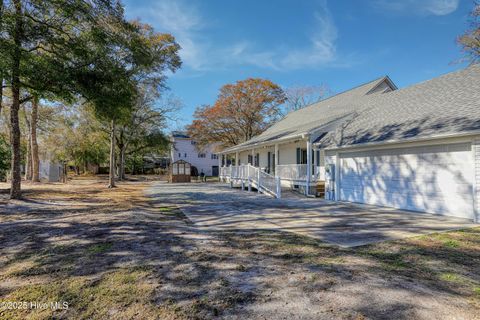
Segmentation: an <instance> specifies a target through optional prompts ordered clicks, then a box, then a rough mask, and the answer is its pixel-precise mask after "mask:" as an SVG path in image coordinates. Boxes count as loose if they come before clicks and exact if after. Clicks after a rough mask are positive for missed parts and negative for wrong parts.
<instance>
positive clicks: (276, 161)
mask: <svg viewBox="0 0 480 320" xmlns="http://www.w3.org/2000/svg"><path fill="white" fill-rule="evenodd" d="M278 164H279V159H278V143H275V176H277V171H278V170H277V166H278Z"/></svg>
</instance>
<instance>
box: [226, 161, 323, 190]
mask: <svg viewBox="0 0 480 320" xmlns="http://www.w3.org/2000/svg"><path fill="white" fill-rule="evenodd" d="M314 169H315V170H314ZM275 171H276V172H275V173H276V174H275V176H273V175H271V174H268V173H266V172H264V171H262V170H260V169H259V168H257V167H254V166H252V165H250V164H244V165H240V166H228V167H221V168H220V179H223V180H227V181H232V180H241V181H243V182H245V181H247V182H248V183H249V185H254V187H257V189H258V190H261V191H262V192H266V193H269V194H271V195H273V196H275V197H277V198H280V196H281V181H282V180H287V181H292V182H298V184H302V183H306V181H307V165H306V164H285V165H277V166H276V168H275ZM318 180H320V181H322V180H325V170H324V167H323V166H316V167H313V166H312V172H311V178H310V181H311V182H312V183H315V182H316V181H318Z"/></svg>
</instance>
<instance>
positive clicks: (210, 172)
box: [170, 131, 218, 176]
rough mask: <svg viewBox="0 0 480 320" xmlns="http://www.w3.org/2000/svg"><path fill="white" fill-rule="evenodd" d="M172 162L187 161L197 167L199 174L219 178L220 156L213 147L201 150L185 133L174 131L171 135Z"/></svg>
mask: <svg viewBox="0 0 480 320" xmlns="http://www.w3.org/2000/svg"><path fill="white" fill-rule="evenodd" d="M171 142H172V146H171V149H170V157H171V161H172V162H175V161H177V160H185V161H187V162H189V163H190V164H191V165H192V166H194V167H196V168H197V170H198V174H200V173H201V172H203V173H204V174H205V175H207V176H218V155H217V154H216V153H215V150H214V149H215V148H214V146H213V145H209V146H207V147H204V148H201V149H199V148H198V146H197V144H196V142H195V140H194V139H192V138H191V137H189V136H188V135H187V134H186V133H185V132H181V131H174V132H172V135H171Z"/></svg>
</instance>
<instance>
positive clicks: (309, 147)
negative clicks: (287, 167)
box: [305, 137, 312, 195]
mask: <svg viewBox="0 0 480 320" xmlns="http://www.w3.org/2000/svg"><path fill="white" fill-rule="evenodd" d="M311 175H312V141H311V140H310V137H308V138H307V179H306V186H305V195H308V194H310V193H309V191H310V179H311Z"/></svg>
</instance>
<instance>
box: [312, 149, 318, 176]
mask: <svg viewBox="0 0 480 320" xmlns="http://www.w3.org/2000/svg"><path fill="white" fill-rule="evenodd" d="M312 151H313V176H314V177H315V178H316V177H317V174H318V172H317V169H318V168H317V163H318V159H317V150H312Z"/></svg>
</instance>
